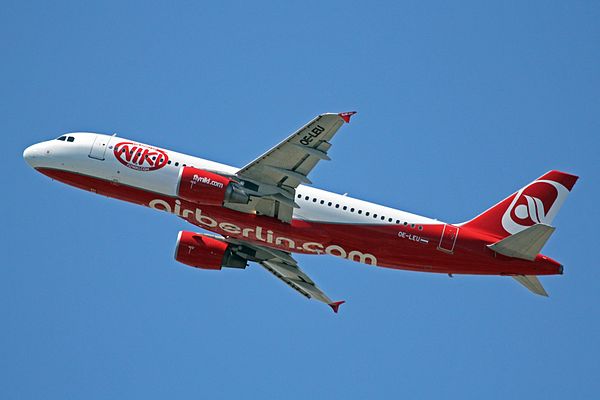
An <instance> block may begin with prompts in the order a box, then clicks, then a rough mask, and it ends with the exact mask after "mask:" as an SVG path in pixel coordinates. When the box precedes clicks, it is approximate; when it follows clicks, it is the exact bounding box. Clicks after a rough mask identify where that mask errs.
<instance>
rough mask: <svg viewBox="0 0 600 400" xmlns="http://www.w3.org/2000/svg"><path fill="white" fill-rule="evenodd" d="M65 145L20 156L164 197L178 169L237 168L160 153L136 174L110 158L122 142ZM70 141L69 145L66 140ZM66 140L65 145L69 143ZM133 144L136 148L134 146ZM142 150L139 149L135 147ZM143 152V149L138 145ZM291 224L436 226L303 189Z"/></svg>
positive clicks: (96, 138)
mask: <svg viewBox="0 0 600 400" xmlns="http://www.w3.org/2000/svg"><path fill="white" fill-rule="evenodd" d="M62 137H65V138H67V139H65V140H58V139H55V140H50V141H46V142H41V143H38V144H35V145H33V146H31V147H29V148H27V149H26V150H25V153H24V157H25V159H26V160H27V162H28V163H29V164H30V165H32V166H33V167H34V168H53V169H59V170H65V171H69V172H75V173H78V174H82V175H87V176H91V177H94V178H99V179H104V180H108V181H112V182H115V183H118V184H121V185H127V186H131V187H135V188H139V189H143V190H146V191H149V192H155V193H158V194H161V195H166V196H172V197H176V196H177V185H178V181H179V174H180V170H181V169H182V167H184V166H193V167H195V168H199V169H205V170H208V171H212V172H216V173H222V174H225V175H235V173H236V172H237V171H238V168H235V167H232V166H229V165H225V164H220V163H217V162H213V161H209V160H205V159H202V158H198V157H194V156H190V155H186V154H183V153H178V152H175V151H171V150H166V149H160V150H161V151H163V152H165V153H166V154H167V155H168V159H169V163H168V164H167V165H165V166H164V167H163V168H160V169H157V170H154V171H140V170H136V169H132V168H128V167H127V166H125V165H123V164H122V163H120V162H119V161H118V160H117V158H116V157H115V155H114V153H113V147H114V146H115V145H116V143H117V142H118V141H119V142H122V141H123V140H124V139H123V138H117V137H115V136H109V135H104V134H96V133H85V132H80V133H71V134H65V135H63V136H62ZM68 138H71V139H68ZM69 140H70V141H69ZM132 142H133V143H139V142H134V141H132ZM140 144H142V145H144V144H143V143H140ZM144 146H147V145H144ZM295 201H296V203H297V204H298V205H299V206H300V207H299V208H296V209H294V214H293V218H294V219H301V220H307V221H319V222H329V223H347V224H390V223H394V224H404V225H416V226H418V225H422V224H423V225H424V224H439V223H440V222H439V221H437V220H433V219H430V218H426V217H422V216H418V215H415V214H411V213H408V212H404V211H400V210H396V209H393V208H390V207H385V206H381V205H378V204H374V203H370V202H366V201H363V200H359V199H355V198H352V197H349V196H346V195H340V194H336V193H332V192H328V191H325V190H321V189H316V188H313V187H310V186H306V185H300V186H299V187H298V188H297V189H296V199H295Z"/></svg>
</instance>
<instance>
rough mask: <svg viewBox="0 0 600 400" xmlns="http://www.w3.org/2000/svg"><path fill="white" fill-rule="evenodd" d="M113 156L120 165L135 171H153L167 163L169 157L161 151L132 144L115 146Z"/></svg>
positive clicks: (125, 143) (124, 143) (126, 143)
mask: <svg viewBox="0 0 600 400" xmlns="http://www.w3.org/2000/svg"><path fill="white" fill-rule="evenodd" d="M114 154H115V157H116V158H117V160H119V162H120V163H121V164H123V165H125V166H126V167H128V168H131V169H135V170H137V171H154V170H157V169H160V168H162V167H164V166H165V165H167V162H168V161H169V156H168V155H167V153H165V152H164V151H163V150H160V149H157V148H154V147H151V146H146V145H143V144H139V143H133V142H121V143H119V144H117V145H116V146H115V148H114Z"/></svg>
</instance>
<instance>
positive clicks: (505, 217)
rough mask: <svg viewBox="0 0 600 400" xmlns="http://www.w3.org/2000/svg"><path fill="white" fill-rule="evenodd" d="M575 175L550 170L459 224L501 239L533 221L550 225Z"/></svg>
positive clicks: (523, 228)
mask: <svg viewBox="0 0 600 400" xmlns="http://www.w3.org/2000/svg"><path fill="white" fill-rule="evenodd" d="M577 179H578V177H577V176H575V175H571V174H567V173H565V172H560V171H550V172H548V173H546V174H545V175H543V176H541V177H539V178H538V179H536V180H535V181H533V182H531V183H530V184H529V185H527V186H525V187H524V188H522V189H520V190H519V191H518V192H516V193H513V194H512V195H510V196H509V197H507V198H506V199H504V200H502V201H501V202H500V203H498V204H496V205H495V206H493V207H492V208H490V209H489V210H487V211H485V212H483V213H482V214H480V215H478V216H477V217H475V218H473V219H472V220H471V221H468V222H465V223H464V224H462V226H464V227H465V228H469V229H476V230H479V231H482V232H485V233H488V234H491V235H493V236H495V237H497V238H499V239H502V238H505V237H507V236H510V235H514V234H516V233H519V232H521V231H523V230H525V229H527V228H529V227H531V226H533V225H536V224H544V225H551V223H552V220H553V219H554V217H555V216H556V214H558V211H559V210H560V208H561V206H562V205H563V203H564V201H565V200H566V198H567V196H568V195H569V193H570V192H571V189H573V186H574V185H575V182H577Z"/></svg>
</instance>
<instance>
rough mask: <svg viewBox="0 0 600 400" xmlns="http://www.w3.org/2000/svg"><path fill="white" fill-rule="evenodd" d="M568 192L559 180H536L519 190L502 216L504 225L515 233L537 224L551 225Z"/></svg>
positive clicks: (511, 232) (512, 233) (507, 229)
mask: <svg viewBox="0 0 600 400" xmlns="http://www.w3.org/2000/svg"><path fill="white" fill-rule="evenodd" d="M568 194H569V190H568V189H567V188H566V187H564V186H563V185H561V184H560V183H558V182H554V181H549V180H538V181H535V182H533V183H531V184H530V185H529V186H526V187H524V188H523V189H521V190H519V191H518V192H517V194H516V195H515V197H514V199H513V200H512V202H511V203H510V206H509V207H508V209H507V210H506V212H505V213H504V215H503V216H502V227H503V228H504V229H505V230H506V231H507V232H508V233H510V234H511V235H514V234H515V233H517V232H520V231H522V230H523V229H525V228H528V227H530V226H532V225H535V224H547V225H549V224H550V223H551V222H552V220H553V219H554V217H555V216H556V213H558V210H559V209H560V206H561V205H562V203H563V202H564V201H565V199H566V197H567V195H568Z"/></svg>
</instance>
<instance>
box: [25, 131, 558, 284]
mask: <svg viewBox="0 0 600 400" xmlns="http://www.w3.org/2000/svg"><path fill="white" fill-rule="evenodd" d="M63 137H64V138H65V139H63V140H56V139H55V140H51V141H47V142H42V143H38V144H36V145H33V146H31V147H29V148H28V149H27V150H25V153H24V157H25V159H26V160H27V162H28V163H29V164H30V165H32V166H33V167H34V168H35V169H36V170H38V171H39V172H41V173H43V174H45V175H47V176H49V177H50V178H52V179H55V180H58V181H60V182H63V183H66V184H68V185H71V186H75V187H78V188H80V189H84V190H86V191H91V192H93V193H97V194H101V195H105V196H108V197H113V198H116V199H120V200H125V201H128V202H131V203H135V204H140V205H143V206H146V207H150V208H153V209H155V210H159V211H165V212H169V213H172V214H175V215H177V216H178V217H181V218H183V219H185V220H186V221H188V222H189V223H191V224H193V225H195V226H197V227H200V228H202V229H206V230H208V231H211V232H214V233H216V234H219V235H222V236H224V237H230V238H235V239H240V240H243V241H247V242H251V243H256V244H258V245H260V246H264V247H269V248H274V249H279V250H283V251H286V252H290V253H302V254H328V255H333V256H337V257H342V258H346V259H349V260H352V261H357V262H361V263H364V264H368V265H373V266H381V267H389V268H395V269H405V270H415V271H424V272H438V273H448V274H488V275H551V274H560V273H562V266H561V265H560V264H559V263H557V262H556V261H554V260H552V259H550V258H549V257H546V256H543V255H538V256H537V257H536V258H535V260H534V261H526V260H522V259H517V258H511V257H506V256H503V255H500V254H497V253H496V252H494V251H492V250H491V249H489V248H488V247H487V245H489V244H491V243H494V242H496V241H498V239H499V238H498V237H496V236H494V235H492V234H490V233H487V232H482V231H480V230H475V229H469V228H468V227H465V226H461V225H453V224H447V223H444V222H440V221H437V220H434V219H430V218H426V217H422V216H418V215H415V214H411V213H408V212H404V211H400V210H396V209H393V208H390V207H385V206H381V205H377V204H374V203H370V202H366V201H362V200H358V199H354V198H352V197H349V196H345V195H339V194H335V193H331V192H328V191H325V190H320V189H316V188H314V187H310V186H306V185H300V186H299V187H298V188H297V189H296V195H295V196H296V197H295V202H296V203H297V206H298V207H297V208H295V209H294V212H293V217H292V220H291V222H284V221H280V220H278V219H277V218H272V217H270V216H265V215H259V214H258V213H247V212H241V211H237V210H235V209H231V208H228V207H223V206H221V205H204V204H197V203H195V202H192V201H189V200H186V199H183V198H180V197H179V196H178V195H177V193H178V185H179V184H180V180H181V171H182V168H184V167H190V166H193V167H195V168H198V169H202V170H207V171H212V172H214V173H217V174H219V173H221V174H224V175H229V176H232V175H235V173H236V172H237V171H238V168H235V167H231V166H228V165H224V164H220V163H216V162H212V161H209V160H204V159H201V158H198V157H193V156H189V155H185V154H181V153H177V152H174V151H170V150H166V149H161V148H157V147H154V146H149V145H145V144H142V143H139V142H136V141H131V140H127V139H123V138H118V137H115V136H108V135H102V134H95V133H74V134H66V135H64V136H63ZM69 138H72V139H69ZM202 183H204V184H208V185H210V184H214V185H218V184H219V183H218V182H202ZM121 218H127V217H126V216H123V217H121Z"/></svg>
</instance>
